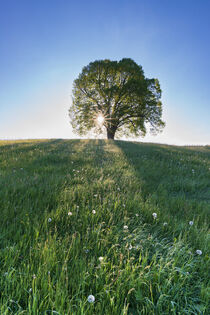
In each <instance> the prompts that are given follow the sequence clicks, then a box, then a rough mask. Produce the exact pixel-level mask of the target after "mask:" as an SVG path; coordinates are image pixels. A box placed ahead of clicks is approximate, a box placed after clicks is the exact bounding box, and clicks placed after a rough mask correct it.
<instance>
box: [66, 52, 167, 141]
mask: <svg viewBox="0 0 210 315" xmlns="http://www.w3.org/2000/svg"><path fill="white" fill-rule="evenodd" d="M72 94H73V95H72V98H73V99H72V106H71V107H70V109H69V115H70V118H71V124H72V127H73V130H74V131H76V132H77V133H78V134H80V135H84V134H86V133H87V132H88V131H90V130H93V131H95V132H98V133H102V132H103V131H104V128H105V129H106V132H107V138H108V139H114V137H115V133H116V132H121V134H124V135H127V136H128V135H134V136H144V135H145V134H146V132H147V128H146V126H147V125H149V126H150V130H151V131H152V132H153V133H157V132H159V131H161V129H162V128H163V127H164V125H165V123H164V122H163V121H162V120H161V116H162V103H161V100H160V99H161V89H160V84H159V81H158V79H148V78H146V77H145V76H144V72H143V70H142V67H141V66H140V65H138V64H137V63H136V62H135V61H133V60H132V59H130V58H123V59H122V60H120V61H110V60H107V59H105V60H96V61H94V62H91V63H89V65H87V66H86V67H84V68H83V69H82V72H81V73H80V74H79V76H78V78H77V79H76V80H74V83H73V93H72Z"/></svg>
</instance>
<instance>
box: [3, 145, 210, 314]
mask: <svg viewBox="0 0 210 315" xmlns="http://www.w3.org/2000/svg"><path fill="white" fill-rule="evenodd" d="M209 183H210V150H209V147H200V148H199V147H193V148H186V147H182V148H181V147H175V146H164V145H153V144H140V143H132V142H123V141H105V140H101V141H93V140H89V141H79V140H71V141H69V140H51V141H49V140H48V141H22V142H21V141H19V142H18V141H15V142H2V141H0V200H1V202H0V213H1V216H0V314H5V315H10V314H18V315H20V314H40V315H42V314H43V315H49V314H51V315H55V314H56V315H58V314H59V315H65V314H68V315H81V314H83V315H93V314H106V315H119V314H120V315H121V314H124V315H131V314H132V315H134V314H135V315H137V314H141V315H142V314H143V315H148V314H156V315H164V314H165V315H168V314H174V315H175V314H202V315H205V314H206V315H207V314H209V313H210V312H209V301H210V299H209V240H208V236H209V214H210V196H209V189H210V187H209ZM93 210H95V211H94V212H93ZM154 212H155V213H157V218H156V219H154V218H153V215H152V214H153V213H154ZM189 221H193V225H189ZM165 223H167V224H165ZM126 226H127V228H126ZM198 249H199V250H201V251H202V255H200V256H199V255H197V254H196V250H198ZM100 257H103V259H99V258H100ZM91 294H92V295H94V296H95V302H94V303H92V304H90V303H89V302H88V296H89V295H91Z"/></svg>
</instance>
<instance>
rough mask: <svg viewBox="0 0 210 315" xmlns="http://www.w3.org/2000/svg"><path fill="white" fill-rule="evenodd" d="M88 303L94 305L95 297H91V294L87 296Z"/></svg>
mask: <svg viewBox="0 0 210 315" xmlns="http://www.w3.org/2000/svg"><path fill="white" fill-rule="evenodd" d="M88 302H89V303H94V302H95V296H94V295H92V294H91V295H89V296H88Z"/></svg>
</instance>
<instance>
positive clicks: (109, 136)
mask: <svg viewBox="0 0 210 315" xmlns="http://www.w3.org/2000/svg"><path fill="white" fill-rule="evenodd" d="M115 132H116V128H111V129H109V128H107V139H112V140H114V135H115Z"/></svg>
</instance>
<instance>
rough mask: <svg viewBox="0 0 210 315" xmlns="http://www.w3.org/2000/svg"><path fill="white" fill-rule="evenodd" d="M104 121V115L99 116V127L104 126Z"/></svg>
mask: <svg viewBox="0 0 210 315" xmlns="http://www.w3.org/2000/svg"><path fill="white" fill-rule="evenodd" d="M104 121H105V117H104V115H102V114H98V116H97V117H96V122H97V125H99V126H103V124H104Z"/></svg>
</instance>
